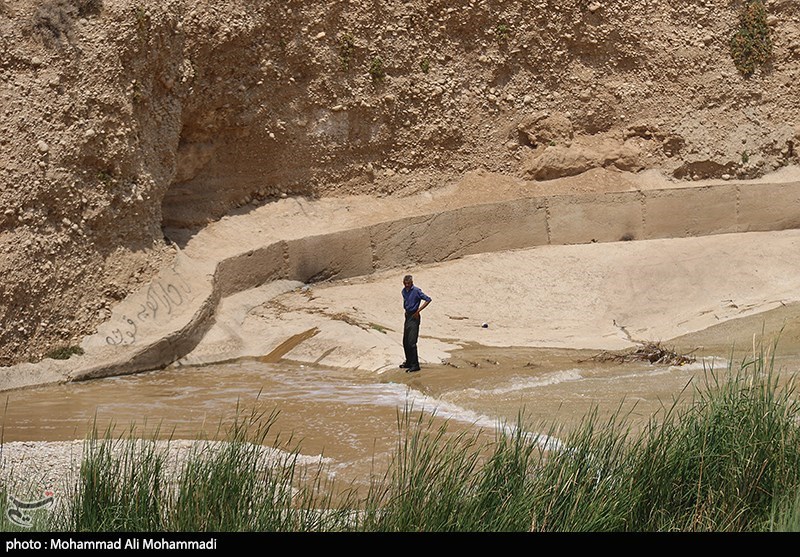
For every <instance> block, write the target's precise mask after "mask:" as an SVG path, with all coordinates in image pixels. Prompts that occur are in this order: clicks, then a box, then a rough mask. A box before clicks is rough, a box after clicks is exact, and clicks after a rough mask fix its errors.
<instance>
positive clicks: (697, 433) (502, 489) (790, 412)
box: [36, 350, 800, 532]
mask: <svg viewBox="0 0 800 557" xmlns="http://www.w3.org/2000/svg"><path fill="white" fill-rule="evenodd" d="M622 408H623V406H622V404H620V406H619V408H618V410H617V411H616V412H614V413H612V415H611V416H610V417H605V418H601V417H600V414H599V412H598V411H597V410H593V411H591V412H589V413H588V414H587V415H586V416H584V418H583V420H582V421H581V422H580V423H579V425H578V426H577V427H574V428H572V429H571V430H565V429H563V428H559V427H557V424H541V425H540V426H539V427H532V426H531V424H526V423H525V416H524V412H520V414H519V416H518V417H517V421H516V423H515V424H514V425H513V426H511V427H509V426H507V424H502V427H501V426H498V428H497V430H496V431H495V432H494V436H493V437H491V438H487V436H486V435H484V434H485V433H487V432H482V431H480V430H477V431H476V430H474V429H466V430H465V429H463V428H460V429H459V430H458V431H453V430H452V429H451V425H450V424H449V423H448V422H447V421H446V420H444V421H443V420H438V419H437V418H436V417H435V416H434V415H431V413H425V412H421V411H417V410H415V409H414V408H411V407H405V408H403V409H402V410H400V411H398V420H397V444H396V451H395V454H394V456H393V458H392V460H391V461H390V463H389V464H388V466H387V468H386V470H384V471H382V472H374V473H373V475H372V476H371V478H370V480H369V482H367V487H366V488H364V489H362V490H359V489H356V488H355V487H353V486H344V487H340V486H337V485H335V483H334V481H333V480H331V479H330V476H329V475H327V471H326V470H325V467H324V465H323V464H322V462H321V461H320V463H319V464H315V465H311V466H307V465H305V464H301V460H300V457H299V455H300V452H299V451H300V446H299V444H297V445H294V444H293V441H292V440H291V437H290V438H289V439H286V440H284V441H280V442H279V437H276V439H275V440H274V441H273V442H270V439H269V438H268V433H269V431H270V428H271V427H272V425H273V424H274V421H275V418H276V416H277V414H275V413H272V414H269V415H266V414H260V413H252V414H250V415H247V416H243V417H237V419H236V420H234V423H233V425H232V426H231V427H230V429H229V430H228V432H227V437H226V439H225V441H219V442H213V443H212V442H205V443H197V444H196V445H195V449H194V450H193V451H192V452H191V454H189V455H188V457H187V458H186V460H185V462H183V463H181V464H180V465H178V463H171V462H169V461H168V458H169V457H168V454H169V453H168V451H167V450H165V449H163V446H161V445H156V444H155V442H145V441H141V440H139V441H137V440H135V439H133V438H132V437H131V438H129V439H128V440H122V439H119V440H114V439H111V438H109V436H108V435H106V436H104V437H103V438H102V439H100V438H98V436H97V435H94V436H93V437H92V438H91V439H90V440H89V441H88V442H87V444H86V448H85V455H84V462H83V466H82V468H81V472H80V475H79V478H78V481H77V482H76V487H75V492H74V494H73V495H72V497H71V498H70V501H69V502H68V504H67V505H66V506H65V508H66V510H65V511H64V512H62V513H51V522H50V523H49V524H48V526H49V527H51V528H53V527H54V525H55V526H57V527H58V528H59V529H65V530H76V531H81V530H82V531H91V530H103V531H107V530H117V531H123V530H124V531H140V530H148V531H302V532H312V531H316V532H323V531H386V532H392V531H394V532H408V531H475V532H478V531H496V532H500V531H509V532H510V531H529V530H534V531H551V532H554V531H570V532H577V531H595V532H644V531H768V530H781V531H798V530H800V423H798V419H797V418H798V415H799V414H798V410H800V407H798V402H797V399H796V397H795V389H794V382H793V380H792V379H791V378H789V379H788V380H784V379H782V378H780V377H779V374H778V373H777V372H776V371H775V370H774V358H773V357H772V355H771V353H770V352H769V351H763V350H762V351H760V352H758V353H756V352H755V351H754V354H753V356H752V357H749V358H748V359H746V360H744V361H742V363H741V365H740V366H738V367H737V368H734V366H732V365H731V366H729V367H728V368H727V369H726V370H723V371H716V370H713V369H707V370H705V373H704V374H703V375H702V377H700V378H698V380H696V381H694V382H692V383H691V384H689V385H687V386H686V389H685V391H684V392H683V393H681V394H679V395H678V396H676V398H675V400H674V401H673V402H672V403H671V404H669V405H667V406H665V407H664V408H663V409H662V411H661V412H659V413H656V414H655V415H653V416H652V417H651V418H650V419H649V420H648V421H647V423H646V424H644V426H640V424H637V428H636V430H635V431H636V433H634V429H633V427H632V423H631V421H630V420H629V417H630V414H626V413H624V412H623V411H622ZM437 424H438V425H437ZM536 432H539V433H536ZM542 432H546V433H547V435H545V434H544V433H542ZM489 433H491V432H489ZM553 437H559V439H560V443H559V444H558V445H554V444H552V443H545V442H543V441H544V440H549V439H552V438H553ZM120 443H121V445H120ZM159 447H162V448H159ZM279 449H280V450H279ZM170 470H175V471H174V472H170ZM36 527H37V528H40V527H42V526H41V525H39V524H37V525H36Z"/></svg>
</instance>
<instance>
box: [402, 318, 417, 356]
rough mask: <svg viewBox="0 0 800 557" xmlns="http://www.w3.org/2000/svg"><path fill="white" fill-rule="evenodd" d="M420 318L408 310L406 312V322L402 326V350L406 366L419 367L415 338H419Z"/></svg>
mask: <svg viewBox="0 0 800 557" xmlns="http://www.w3.org/2000/svg"><path fill="white" fill-rule="evenodd" d="M420 321H421V318H420V317H419V316H417V318H416V319H414V314H413V313H412V312H410V311H407V312H406V322H405V325H404V326H403V350H404V351H405V353H406V364H408V367H419V356H418V355H417V339H418V338H419V322H420Z"/></svg>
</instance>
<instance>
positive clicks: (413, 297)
mask: <svg viewBox="0 0 800 557" xmlns="http://www.w3.org/2000/svg"><path fill="white" fill-rule="evenodd" d="M422 300H425V301H426V302H430V301H431V297H430V296H428V295H427V294H425V293H424V292H423V291H422V290H420V289H419V286H412V287H411V290H406V289H405V288H403V309H405V310H406V311H408V312H411V313H414V312H415V311H417V310H418V309H419V304H420V302H421V301H422Z"/></svg>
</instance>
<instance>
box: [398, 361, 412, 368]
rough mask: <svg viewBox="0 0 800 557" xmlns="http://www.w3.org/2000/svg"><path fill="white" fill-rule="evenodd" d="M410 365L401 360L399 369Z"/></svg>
mask: <svg viewBox="0 0 800 557" xmlns="http://www.w3.org/2000/svg"><path fill="white" fill-rule="evenodd" d="M410 367H411V366H410V365H408V364H407V363H405V362H403V363H402V364H400V368H401V369H407V368H410Z"/></svg>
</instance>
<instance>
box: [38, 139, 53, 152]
mask: <svg viewBox="0 0 800 557" xmlns="http://www.w3.org/2000/svg"><path fill="white" fill-rule="evenodd" d="M36 148H37V149H39V152H40V153H46V152H47V151H49V150H50V146H49V145H48V144H47V143H45V142H44V141H41V140H39V142H38V143H36Z"/></svg>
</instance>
